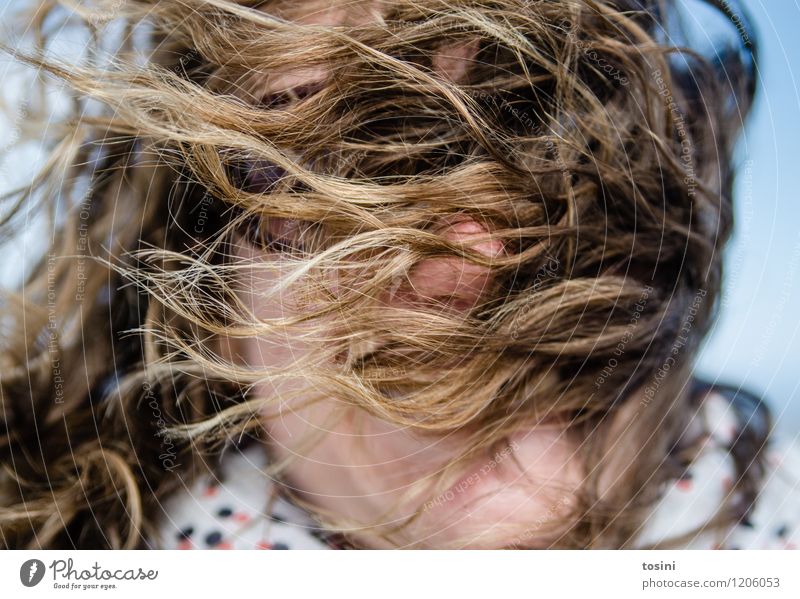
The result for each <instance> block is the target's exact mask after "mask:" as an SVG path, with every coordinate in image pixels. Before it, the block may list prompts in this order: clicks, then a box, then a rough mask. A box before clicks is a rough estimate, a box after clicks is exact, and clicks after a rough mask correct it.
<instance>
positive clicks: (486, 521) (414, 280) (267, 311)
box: [236, 1, 582, 548]
mask: <svg viewBox="0 0 800 599" xmlns="http://www.w3.org/2000/svg"><path fill="white" fill-rule="evenodd" d="M341 4H342V3H341V2H329V1H325V2H316V1H306V2H302V3H298V2H294V3H279V4H278V5H272V6H270V7H269V10H270V12H272V13H277V14H278V16H281V17H284V18H290V19H295V20H297V21H298V22H302V23H307V24H326V25H337V24H342V23H345V22H347V23H351V22H357V21H358V18H361V19H364V18H373V17H372V16H370V15H371V14H374V12H371V11H377V10H379V8H380V6H379V3H377V2H367V3H364V7H365V8H366V9H367V10H363V11H359V12H358V13H357V14H358V16H357V17H356V16H354V14H353V13H351V12H348V11H346V10H344V9H343V8H342V5H341ZM473 52H474V48H473V47H471V45H469V44H467V45H462V46H459V47H454V48H445V49H443V50H442V52H441V55H440V56H437V57H436V58H435V60H434V66H435V68H437V69H438V70H439V72H440V73H441V74H442V75H443V76H445V77H447V78H450V79H453V80H458V79H459V78H460V77H461V76H462V75H463V73H464V72H465V71H466V68H467V64H468V61H469V59H470V56H471V54H472V53H473ZM324 77H325V73H324V72H323V71H305V72H283V73H275V74H274V75H272V76H271V77H270V78H269V79H268V80H266V81H263V82H262V85H263V89H262V90H261V93H265V94H275V93H286V92H289V93H290V94H291V92H292V90H293V89H307V87H305V88H304V86H313V84H314V83H315V82H317V81H319V80H320V79H322V78H324ZM271 226H273V227H276V229H277V230H276V232H278V233H282V232H284V231H290V230H291V229H292V226H293V223H291V222H288V221H287V222H280V223H275V224H273V225H271ZM441 226H442V228H443V229H442V230H443V235H444V236H445V237H447V238H448V239H449V240H450V241H454V242H456V243H463V244H466V245H468V246H470V247H472V248H473V249H475V250H477V251H479V252H481V253H482V254H484V255H485V256H487V257H494V256H498V255H500V254H502V252H503V251H504V248H503V246H502V244H501V243H500V242H497V241H493V242H486V241H482V242H478V241H474V239H475V238H476V237H477V236H479V235H481V234H485V233H486V230H485V229H484V227H483V226H482V225H481V224H480V223H478V222H476V221H474V220H470V219H460V220H450V221H443V222H442V223H441ZM278 277H279V273H274V274H272V275H264V274H263V272H262V273H260V274H259V275H258V277H255V276H254V277H253V278H252V279H251V280H249V281H248V282H247V283H246V285H245V287H246V291H245V292H244V293H243V297H244V299H245V301H247V302H248V303H249V304H250V306H251V308H252V309H253V311H254V313H256V314H257V315H258V316H259V317H261V318H278V317H285V316H291V315H293V314H294V312H293V310H292V308H291V307H290V306H291V302H281V301H275V300H269V301H266V300H264V299H263V297H261V295H262V292H264V291H266V290H268V289H270V288H271V286H272V285H274V284H275V281H276V280H277V278H278ZM489 283H490V280H489V274H488V269H487V268H485V267H481V266H476V265H472V264H466V263H461V262H459V261H458V260H456V259H449V258H442V259H428V260H424V261H422V262H421V263H419V264H417V265H416V266H415V267H414V268H413V269H412V271H411V272H410V273H409V285H408V286H404V287H403V288H402V289H401V290H392V291H389V290H387V295H386V298H385V301H386V302H388V303H389V304H392V305H424V304H426V303H431V302H436V303H437V305H439V306H444V307H445V309H449V310H455V311H461V312H466V311H467V310H469V309H470V308H472V307H473V306H474V305H475V304H476V303H477V302H478V301H479V300H480V298H481V295H482V293H483V290H484V288H486V286H487V285H488V284H489ZM309 351H310V347H309V345H308V344H307V343H305V342H303V341H302V340H298V339H282V340H278V341H276V340H274V339H269V340H268V339H264V338H253V339H249V340H247V341H246V342H245V343H244V346H243V347H241V348H239V349H238V350H237V352H236V353H238V354H239V355H243V356H244V357H245V360H246V362H247V363H248V364H249V365H251V366H257V367H258V366H261V367H264V366H266V367H273V368H274V367H280V366H282V365H287V364H289V363H291V362H292V361H294V360H297V359H303V358H304V357H307V356H308V352H309ZM307 385H308V383H307V382H305V381H303V380H291V381H284V382H282V383H281V385H280V386H278V387H271V386H270V387H267V386H262V387H261V388H259V389H257V392H258V393H260V394H261V395H262V396H268V395H270V396H275V395H276V394H277V395H278V396H287V397H288V395H289V393H290V392H291V393H292V394H297V395H299V397H300V399H298V398H297V397H295V398H294V399H291V400H286V401H283V402H282V403H281V405H280V407H279V408H278V409H276V410H275V411H272V412H270V413H265V414H264V427H265V428H266V431H267V433H268V435H269V438H270V439H271V442H270V446H271V447H270V449H271V454H272V456H273V459H275V460H277V461H279V462H280V461H281V460H284V459H286V458H289V457H293V458H294V459H293V460H291V462H290V463H289V465H288V467H287V468H286V470H285V474H284V481H285V484H286V485H287V486H289V487H291V488H292V489H293V490H294V491H295V492H296V493H297V494H299V496H300V497H302V498H303V499H304V500H305V501H308V502H310V503H312V504H313V505H314V506H315V507H316V508H318V509H320V510H323V511H328V512H331V513H333V514H336V515H338V516H339V517H343V518H345V519H346V520H348V521H350V522H352V528H351V529H350V533H351V537H352V538H353V539H354V540H355V541H356V542H357V543H358V544H360V545H363V546H367V547H387V546H391V545H400V546H408V547H470V548H492V547H503V546H543V547H544V546H547V545H548V544H549V542H550V541H551V540H552V538H550V537H548V536H547V535H545V534H544V533H543V532H541V531H540V529H544V528H545V527H546V526H545V524H546V523H548V522H551V521H555V520H557V519H559V517H561V516H563V515H564V514H565V513H566V512H567V510H568V508H569V506H570V505H571V503H572V501H573V499H574V491H575V489H577V488H578V486H579V484H580V481H581V479H582V471H581V468H580V464H579V463H578V460H577V459H576V457H575V449H576V447H575V444H574V442H573V441H572V440H570V439H569V438H568V437H567V435H566V434H565V429H564V427H563V426H561V425H559V424H557V423H552V422H543V423H542V424H541V425H538V426H536V427H533V428H531V429H530V430H526V431H522V432H520V433H518V434H516V435H514V436H513V437H512V438H510V439H509V442H508V445H507V446H505V447H502V448H500V449H499V450H498V453H496V454H494V456H493V455H485V456H480V457H478V458H476V459H474V460H473V461H471V462H470V463H467V464H464V465H463V468H462V471H461V472H458V473H457V475H456V479H455V482H454V483H453V484H452V486H451V487H450V488H449V489H445V490H444V491H441V492H440V493H439V494H438V495H434V496H433V499H432V498H431V495H430V491H431V484H432V480H433V478H432V477H433V475H435V474H436V473H438V472H440V471H441V469H442V467H443V465H444V464H446V463H448V462H449V461H450V460H451V459H452V458H453V457H455V456H458V455H460V454H461V453H462V452H463V451H464V449H465V440H464V439H463V438H459V437H457V436H449V437H446V438H436V437H432V436H430V435H425V434H422V433H421V432H419V431H415V430H410V429H403V428H398V427H396V426H393V425H391V424H389V423H386V422H382V421H381V420H379V419H377V418H375V417H372V416H369V415H367V414H365V413H363V412H355V411H354V410H352V409H350V408H348V407H347V406H344V405H342V404H341V403H339V402H337V401H336V400H335V399H332V398H331V399H328V400H325V401H320V402H317V403H314V404H312V405H310V406H309V405H303V404H304V402H303V401H302V397H304V396H305V395H306V394H309V395H310V394H311V393H312V392H313V390H312V389H310V388H308V387H307ZM309 432H314V433H319V434H320V435H321V439H320V440H319V441H318V442H317V443H316V444H314V445H313V446H312V447H311V448H308V447H306V446H305V445H306V444H305V443H304V441H306V440H307V437H308V434H309ZM493 457H494V459H493ZM426 502H427V503H426ZM420 509H421V515H420V516H419V517H418V518H416V519H414V520H413V521H412V522H411V523H410V524H409V525H408V526H407V527H406V528H404V529H403V530H402V531H401V532H400V533H397V534H396V536H394V537H393V538H392V543H388V542H387V540H386V539H385V538H384V536H383V535H381V534H380V532H386V531H388V530H389V528H390V525H391V524H393V523H394V524H397V523H399V522H401V521H402V520H403V519H404V518H407V517H409V516H411V515H413V514H414V513H416V512H419V511H420ZM375 525H377V529H375V528H372V527H374V526H375Z"/></svg>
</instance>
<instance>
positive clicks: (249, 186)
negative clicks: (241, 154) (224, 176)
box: [227, 159, 287, 193]
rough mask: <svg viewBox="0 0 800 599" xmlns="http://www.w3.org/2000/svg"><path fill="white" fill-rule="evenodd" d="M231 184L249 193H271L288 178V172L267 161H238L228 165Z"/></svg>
mask: <svg viewBox="0 0 800 599" xmlns="http://www.w3.org/2000/svg"><path fill="white" fill-rule="evenodd" d="M227 169H228V175H229V176H230V178H231V182H232V183H233V184H234V185H235V186H236V187H238V188H239V189H241V190H242V191H245V192H247V193H269V192H271V191H273V190H274V189H276V188H277V187H278V185H279V184H280V183H281V181H282V180H283V179H284V178H285V177H286V175H287V173H286V171H285V170H284V169H283V168H281V167H280V166H278V165H277V164H273V163H272V162H269V161H267V160H259V159H255V160H236V161H233V162H230V163H228V165H227Z"/></svg>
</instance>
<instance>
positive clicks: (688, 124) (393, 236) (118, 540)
mask: <svg viewBox="0 0 800 599" xmlns="http://www.w3.org/2000/svg"><path fill="white" fill-rule="evenodd" d="M272 4H275V3H274V2H269V1H267V2H260V3H257V4H256V3H254V2H240V3H232V2H228V1H226V0H210V1H200V0H181V1H175V0H161V1H158V2H156V1H147V0H125V1H119V0H116V1H113V2H104V3H103V4H99V5H97V6H95V7H93V8H89V7H88V6H87V5H85V4H73V3H72V2H68V1H67V0H61V4H57V3H56V2H54V1H52V0H50V1H44V2H41V3H38V5H37V6H35V7H34V8H35V11H34V13H32V14H33V16H28V17H27V21H26V24H27V25H28V26H29V27H30V31H31V32H32V36H33V38H35V39H36V40H38V43H39V50H38V51H37V50H31V51H30V52H27V53H26V52H21V51H20V52H18V53H17V57H18V59H19V60H21V61H23V62H26V63H27V64H29V65H31V66H33V67H35V68H37V69H39V70H40V71H41V72H43V73H48V74H50V75H51V76H54V77H55V79H58V80H61V81H64V82H66V84H68V86H67V87H68V88H69V89H70V90H71V91H70V92H69V93H71V94H72V95H73V97H74V109H73V111H72V113H71V114H70V115H69V116H68V117H67V118H65V119H64V120H63V121H62V122H61V123H59V124H58V125H56V124H53V123H51V124H50V125H49V128H48V133H50V134H52V135H53V138H54V142H53V144H52V155H51V158H50V159H49V160H48V162H47V164H46V165H45V168H44V169H43V171H42V172H41V173H39V174H38V175H37V176H36V177H35V178H34V179H33V183H32V184H31V185H30V186H28V187H26V188H24V189H21V190H18V191H16V192H14V193H11V194H9V195H7V196H6V202H7V206H6V207H5V208H4V211H3V213H2V214H3V219H4V220H3V225H2V226H3V228H2V232H3V236H4V240H5V241H11V240H13V239H15V237H16V235H17V234H18V232H19V230H20V228H21V226H22V223H23V222H25V219H27V218H30V215H31V214H33V213H41V214H42V215H45V216H47V215H49V217H50V220H48V223H49V225H50V227H51V229H50V230H49V234H51V236H52V243H51V244H50V247H49V248H48V249H47V251H46V253H45V254H44V255H43V257H42V259H41V260H40V261H39V262H38V265H36V266H35V268H34V267H29V268H28V270H27V272H26V276H25V281H24V282H23V284H22V286H21V287H20V288H19V289H16V290H6V291H4V292H3V295H2V308H1V309H2V321H1V322H2V329H3V332H2V348H1V349H0V393H1V394H2V395H1V396H0V406H2V411H0V463H2V466H3V470H2V472H0V543H1V544H2V545H4V546H6V547H15V548H30V547H54V548H55V547H92V548H100V547H111V548H134V547H145V546H147V545H148V539H150V538H152V534H153V533H154V523H155V522H156V521H157V520H158V518H159V515H160V513H161V510H162V508H161V505H162V502H163V501H164V499H165V498H166V497H168V496H169V495H170V494H171V493H172V492H174V491H175V490H176V489H178V488H180V487H181V486H182V485H183V484H184V482H185V481H186V480H189V478H190V477H192V476H195V475H197V474H198V473H200V472H202V471H203V470H204V468H206V467H207V463H211V462H213V460H212V459H210V458H211V457H212V456H214V455H217V454H219V452H220V451H221V450H222V449H224V448H225V447H226V445H229V444H230V443H233V442H238V440H240V439H242V438H243V437H247V438H254V439H261V437H262V436H263V432H262V426H263V425H262V421H261V418H262V414H264V412H265V410H268V408H269V407H270V406H277V405H278V404H279V403H280V402H281V401H285V400H286V399H287V398H286V397H285V396H283V395H282V394H280V393H276V394H275V395H274V396H269V395H266V396H265V394H263V393H258V394H257V393H255V392H254V388H255V385H256V384H261V383H264V382H270V381H272V382H275V383H279V382H280V381H282V380H286V379H289V378H291V377H302V378H303V379H304V380H306V381H309V383H310V385H311V386H312V387H313V389H314V390H315V391H316V392H317V394H318V396H319V397H318V398H322V397H335V398H337V399H339V400H341V401H342V402H345V403H347V404H350V405H352V406H354V408H357V409H359V410H363V411H365V412H367V413H369V414H372V415H375V416H377V417H379V418H381V419H383V420H385V421H387V422H390V423H393V424H396V425H403V426H409V427H411V428H412V429H415V430H419V431H425V432H426V433H430V434H432V435H443V434H448V433H452V432H458V433H459V434H463V435H465V436H466V438H468V439H469V442H468V443H466V445H467V446H468V448H469V449H468V453H469V455H465V456H462V458H463V459H465V460H466V459H468V458H469V457H470V456H473V457H474V456H476V455H480V454H485V453H486V452H488V451H492V448H494V447H496V446H497V444H498V443H500V442H502V441H503V440H504V439H506V438H508V437H509V436H510V435H511V434H512V433H514V432H516V431H520V430H524V429H526V428H529V427H531V426H533V425H535V424H536V423H539V422H541V421H542V419H543V417H547V418H552V419H557V420H559V421H563V422H565V423H567V424H566V426H567V428H568V432H569V434H570V435H572V436H573V437H574V438H575V439H578V440H579V441H580V455H581V459H582V461H583V464H584V468H585V474H586V475H585V478H584V482H583V485H582V487H581V489H580V492H579V496H578V500H577V501H576V502H575V503H574V504H573V505H571V507H570V513H569V514H568V515H567V516H565V517H564V521H563V522H561V521H559V522H557V523H556V522H553V523H544V525H543V526H540V528H542V530H544V529H545V528H547V527H548V526H550V525H551V524H552V529H553V530H554V531H558V534H557V535H555V536H554V537H553V539H552V541H550V542H549V545H551V546H553V547H626V546H632V545H633V544H634V543H635V540H636V537H637V533H638V532H639V530H640V528H641V526H642V524H643V521H644V519H645V518H646V516H647V514H648V510H649V509H651V508H652V506H653V504H654V502H655V501H656V499H657V498H658V496H659V491H660V490H661V488H662V485H663V484H664V482H665V481H667V480H669V479H670V478H671V477H675V476H678V475H680V473H681V472H682V471H683V469H684V468H685V467H686V465H687V460H690V459H691V454H692V452H693V450H694V448H695V442H696V441H697V439H696V438H695V437H694V436H691V435H688V434H687V433H686V431H687V425H688V423H689V422H690V421H691V420H692V419H693V417H694V416H695V415H696V413H697V411H698V410H699V409H700V407H701V406H702V396H703V394H702V393H697V392H693V389H694V388H695V386H696V383H695V382H694V381H693V378H692V376H691V373H692V368H693V362H694V359H695V356H696V353H697V348H698V345H699V343H700V342H701V340H702V339H703V337H704V336H705V334H706V333H707V331H708V329H709V326H710V325H711V323H712V322H713V319H714V316H715V313H716V310H717V305H718V297H719V293H720V284H721V275H722V261H721V258H722V255H721V250H722V248H723V246H724V245H725V242H726V240H727V239H728V237H729V234H730V232H731V227H732V198H731V189H732V182H733V177H734V172H735V169H734V164H733V160H732V153H733V144H734V142H735V140H736V137H737V135H738V133H739V130H740V129H741V126H742V122H743V119H744V117H745V116H746V114H747V112H748V109H749V106H750V103H751V100H752V97H753V94H754V64H755V63H754V60H755V47H754V43H755V40H754V39H752V38H751V37H749V36H748V38H747V40H745V41H744V43H743V44H742V45H741V46H740V47H735V46H730V47H726V48H723V49H720V50H719V52H718V54H717V55H716V56H715V57H713V59H710V58H706V57H703V56H701V55H700V54H698V53H697V52H694V51H692V50H691V49H689V48H687V47H685V45H684V44H685V43H686V38H684V37H682V36H681V35H680V34H679V28H678V27H677V25H676V24H675V23H674V21H675V18H674V17H675V15H676V12H677V10H676V7H675V6H674V3H673V2H672V1H670V0H663V1H655V0H654V1H650V0H639V1H638V2H637V1H636V0H602V1H601V0H597V1H595V0H557V1H544V0H542V1H523V0H493V1H489V2H487V1H484V0H481V1H477V0H396V1H393V2H391V3H386V4H385V5H383V4H381V7H382V11H381V12H380V14H378V12H377V11H375V14H372V13H370V12H369V11H370V10H371V9H370V8H369V6H368V5H371V4H374V3H364V2H355V1H354V2H344V1H343V2H342V4H343V5H345V4H346V5H347V10H349V11H352V12H353V14H355V15H358V16H359V18H358V19H357V20H356V21H355V22H356V23H357V24H353V25H348V24H347V23H345V24H342V25H338V26H335V27H334V26H323V25H309V24H302V23H297V22H292V21H290V20H284V19H281V18H277V17H276V16H273V15H272V14H271V11H270V7H271V5H272ZM722 5H723V6H722V7H719V8H720V10H721V11H722V12H725V13H726V14H728V16H729V17H730V16H731V14H732V12H731V11H732V10H734V9H732V8H731V6H732V3H729V2H724V3H722ZM735 16H736V18H737V21H736V22H739V21H742V22H744V21H743V20H744V19H745V17H744V15H743V13H741V12H738V13H737V14H736V15H735ZM108 20H113V24H114V26H113V27H112V26H108V25H107V24H106V21H108ZM116 25H120V26H119V27H117V26H116ZM62 27H75V28H80V27H85V28H86V30H87V31H88V32H89V33H90V34H91V36H90V38H91V40H92V45H91V49H92V50H93V51H91V52H88V53H87V56H86V57H85V58H86V60H76V61H67V60H64V59H63V58H60V57H58V56H54V55H53V54H52V53H50V52H48V40H49V39H50V37H51V36H52V35H53V33H54V32H56V31H57V30H59V28H62ZM115 36H116V37H115ZM737 41H741V40H738V39H737ZM106 42H108V43H106ZM460 44H461V45H467V46H470V45H471V46H470V47H473V48H474V57H470V58H469V60H468V61H467V66H466V67H465V68H464V69H463V71H464V72H463V73H460V74H459V75H458V76H457V77H456V76H450V74H449V73H447V72H446V71H445V72H443V71H442V69H441V68H437V58H436V57H437V56H438V55H439V54H440V53H441V52H442V50H443V49H445V48H447V47H453V46H459V45H460ZM110 46H113V47H114V48H113V51H112V50H111V49H110ZM143 57H146V58H145V59H143ZM313 69H318V70H319V71H320V72H325V73H326V76H325V78H324V80H321V81H320V82H318V83H314V84H313V85H309V86H305V87H303V88H301V89H287V90H285V91H284V92H283V93H267V92H265V88H264V86H263V83H262V82H263V81H264V79H265V78H266V77H269V76H270V74H271V73H286V72H291V71H303V70H313ZM51 80H52V78H51ZM65 93H66V92H65ZM99 106H102V108H99ZM34 211H35V212H34ZM458 216H467V217H470V218H472V219H474V220H476V221H478V222H480V223H481V224H482V225H484V226H485V228H486V230H487V233H486V235H485V237H486V239H492V240H500V241H502V243H503V246H504V248H505V251H504V252H503V254H502V255H500V256H498V257H492V258H491V259H490V258H488V257H486V256H484V255H483V254H481V253H479V252H477V251H474V250H472V249H470V248H468V247H465V246H464V245H462V244H454V243H452V242H449V241H448V240H447V239H446V238H445V237H444V236H443V235H442V234H441V232H440V230H439V229H438V228H437V226H436V223H437V222H442V219H447V218H452V217H458ZM286 231H290V233H286ZM243 247H244V248H246V251H243V250H242V248H243ZM446 256H450V257H455V258H458V259H459V260H462V261H465V262H469V263H472V264H477V265H482V266H484V267H486V268H489V269H490V271H491V274H492V278H491V280H492V283H491V287H490V288H489V289H487V290H486V292H485V294H484V295H483V296H482V298H481V300H480V302H479V304H478V305H477V306H475V307H474V308H472V309H470V310H469V311H468V313H466V314H463V313H455V312H447V311H442V310H434V309H430V306H405V307H392V306H387V305H386V303H385V302H383V301H381V297H382V294H384V293H385V292H386V290H387V289H389V288H392V287H393V286H394V287H397V286H398V285H399V286H401V287H402V285H403V284H404V281H406V280H407V276H408V273H409V271H410V270H411V269H412V268H413V267H414V265H415V264H417V263H419V262H420V261H421V260H424V259H428V258H431V257H446ZM253 272H262V273H272V274H276V273H278V274H279V275H280V276H279V278H278V279H277V280H278V281H279V282H278V283H277V284H275V285H274V286H273V287H274V288H271V289H268V290H266V291H265V292H264V296H263V299H266V300H271V301H276V302H278V301H280V302H284V303H288V304H289V305H291V306H294V307H295V308H296V310H295V311H294V312H292V313H291V314H296V316H291V315H289V316H286V317H284V318H275V319H264V318H259V317H258V316H257V315H256V314H255V313H254V312H253V310H252V309H251V306H250V305H249V304H248V302H246V301H244V300H243V299H242V296H241V292H242V290H243V289H244V288H245V287H246V279H247V277H249V276H252V273H253ZM254 336H259V337H263V338H267V339H284V338H300V337H302V338H303V339H306V340H307V341H308V343H309V344H312V346H313V347H314V351H313V352H311V353H310V357H308V356H306V357H304V358H303V359H298V360H297V361H296V363H293V364H291V365H289V366H281V368H255V367H254V366H252V365H247V364H244V363H242V361H241V360H237V359H236V356H235V355H234V353H233V352H231V351H229V350H226V347H227V343H228V341H229V340H235V339H245V338H249V337H254ZM279 387H280V385H276V388H279ZM259 388H260V389H263V388H265V386H263V385H262V386H260V387H259ZM318 398H311V400H310V401H313V400H314V399H318ZM623 409H629V410H631V411H632V412H633V413H634V418H632V420H631V422H632V424H631V426H629V427H628V428H627V429H626V432H625V433H624V435H620V434H619V431H617V430H616V429H615V428H613V427H612V422H613V421H614V417H615V416H616V415H617V414H619V413H620V411H621V410H623ZM756 411H758V410H756V409H754V410H753V411H752V413H750V415H749V416H747V417H746V418H745V420H747V421H748V422H750V426H746V427H745V429H744V432H743V434H742V435H741V436H740V438H739V441H738V443H739V444H738V445H737V446H736V447H735V448H734V451H733V454H734V455H736V456H738V458H737V467H738V468H739V474H740V478H739V480H738V481H736V483H735V485H734V488H733V490H732V492H731V494H730V496H729V501H727V502H726V503H725V504H724V505H721V506H720V509H719V512H718V516H717V517H716V518H715V519H714V520H713V521H712V522H709V523H708V525H707V526H708V527H718V526H727V525H730V524H731V523H733V522H736V521H737V520H739V519H741V518H742V517H744V515H745V514H746V512H747V510H748V509H750V507H751V504H752V500H753V497H754V496H755V494H756V492H757V487H758V480H759V476H760V466H759V464H760V455H761V454H760V450H761V448H762V447H763V445H764V442H765V440H766V434H767V429H768V425H767V424H766V423H765V422H766V421H764V422H761V423H760V424H758V425H757V426H756V425H755V424H754V423H755V422H756V420H757V419H756V418H753V414H754V413H755V412H756ZM620 437H623V438H624V443H622V444H621V445H622V446H624V448H625V450H624V451H625V454H624V457H622V456H621V455H619V450H615V447H616V446H617V445H619V442H620ZM737 448H738V449H737ZM742 448H745V449H746V451H739V450H741V449H742ZM615 451H617V453H616V454H615ZM613 456H616V457H615V458H614V457H613ZM614 459H616V460H619V459H622V460H623V461H629V462H630V463H631V464H633V465H634V467H630V468H625V469H624V470H623V472H622V474H620V475H619V476H618V477H617V478H616V480H614V482H613V485H611V488H610V489H605V490H603V489H601V487H603V484H602V483H603V479H604V473H605V472H606V471H607V470H608V469H609V468H610V465H609V464H610V463H611V462H612V461H613V460H614ZM283 466H285V465H282V464H275V473H276V474H280V470H281V468H282V467H283ZM457 466H458V464H456V463H454V464H453V468H452V469H451V470H449V471H448V472H445V473H442V477H443V478H442V481H443V482H442V484H444V479H445V478H446V476H447V475H448V474H452V472H454V471H455V470H456V468H457ZM320 517H321V518H322V519H323V521H324V522H326V524H327V526H329V527H331V528H332V529H334V530H335V529H336V528H337V526H339V525H337V523H336V522H335V519H333V518H332V517H331V516H330V515H321V516H320ZM539 524H540V525H541V524H542V523H539ZM340 528H343V527H341V526H340ZM400 528H402V527H400ZM398 530H399V529H398ZM396 533H397V531H396V530H383V531H381V534H384V535H385V536H386V538H388V539H393V538H395V537H394V536H393V535H395V534H396ZM543 534H544V533H543ZM398 544H399V542H398ZM519 545H520V546H525V545H526V543H525V542H521V543H519Z"/></svg>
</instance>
